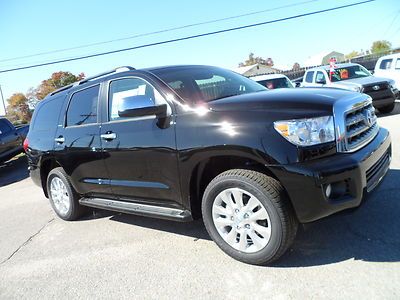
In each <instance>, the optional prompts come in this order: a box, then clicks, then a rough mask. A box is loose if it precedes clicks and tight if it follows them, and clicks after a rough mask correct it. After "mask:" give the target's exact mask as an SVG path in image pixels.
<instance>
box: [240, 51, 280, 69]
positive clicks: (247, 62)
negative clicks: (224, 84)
mask: <svg viewBox="0 0 400 300" xmlns="http://www.w3.org/2000/svg"><path fill="white" fill-rule="evenodd" d="M255 64H261V65H265V66H268V67H272V66H273V65H274V62H273V60H272V58H271V57H268V58H267V59H265V58H262V57H260V56H256V57H254V53H250V54H249V58H248V59H247V60H245V61H244V62H241V63H239V67H245V66H251V65H255Z"/></svg>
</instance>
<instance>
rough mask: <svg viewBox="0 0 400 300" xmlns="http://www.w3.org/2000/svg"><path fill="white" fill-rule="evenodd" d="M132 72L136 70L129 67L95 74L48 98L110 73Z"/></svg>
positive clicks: (65, 87) (55, 92) (59, 90)
mask: <svg viewBox="0 0 400 300" xmlns="http://www.w3.org/2000/svg"><path fill="white" fill-rule="evenodd" d="M133 70H136V69H135V68H132V67H130V66H122V67H118V68H115V69H112V70H109V71H107V72H103V73H100V74H97V75H94V76H91V77H88V78H85V79H82V80H81V81H77V82H74V83H71V84H69V85H66V86H64V87H62V88H60V89H58V90H55V91H54V92H52V93H51V94H50V96H53V95H55V94H57V93H60V92H62V91H65V90H68V89H70V88H72V87H73V86H77V85H81V84H84V83H86V82H88V81H90V80H94V79H97V78H100V77H103V76H106V75H109V74H112V73H119V72H125V71H133Z"/></svg>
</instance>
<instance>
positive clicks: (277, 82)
mask: <svg viewBox="0 0 400 300" xmlns="http://www.w3.org/2000/svg"><path fill="white" fill-rule="evenodd" d="M257 82H258V83H259V84H262V85H263V86H265V87H267V88H268V89H270V90H272V89H281V88H293V87H294V86H293V84H292V83H291V82H290V80H288V79H287V78H285V77H281V78H274V79H267V80H261V81H257Z"/></svg>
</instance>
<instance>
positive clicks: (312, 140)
mask: <svg viewBox="0 0 400 300" xmlns="http://www.w3.org/2000/svg"><path fill="white" fill-rule="evenodd" d="M274 128H275V130H276V131H278V132H279V133H280V134H281V135H282V136H283V137H284V138H285V139H287V140H288V141H289V142H291V143H292V144H295V145H297V146H311V145H317V144H322V143H327V142H332V141H334V140H335V127H334V125H333V117H332V116H325V117H319V118H310V119H296V120H287V121H276V122H274Z"/></svg>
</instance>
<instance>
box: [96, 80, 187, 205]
mask: <svg viewBox="0 0 400 300" xmlns="http://www.w3.org/2000/svg"><path fill="white" fill-rule="evenodd" d="M149 80H150V79H144V78H140V77H125V78H119V79H114V80H111V81H110V82H109V83H108V89H107V91H105V98H106V99H105V100H106V101H104V112H105V113H104V114H103V117H104V118H105V119H104V122H103V123H102V126H101V136H102V137H103V140H102V145H103V151H104V157H105V159H104V161H105V164H106V167H107V169H108V171H109V174H110V184H111V188H112V190H113V192H114V193H115V195H116V196H117V197H119V198H120V199H121V200H126V201H140V202H149V203H152V204H157V203H158V204H160V205H165V206H168V205H170V206H175V205H179V203H178V202H180V201H179V199H180V198H181V197H180V186H179V173H178V163H177V152H176V142H175V126H174V122H173V121H171V122H169V123H168V126H167V127H166V128H160V127H159V126H158V125H157V123H158V120H157V119H156V117H155V116H154V115H152V116H144V117H135V118H121V117H119V116H118V102H119V100H120V99H121V98H123V97H134V96H143V95H145V96H148V97H150V98H151V99H153V101H154V103H155V104H167V106H168V114H171V112H172V106H171V104H170V103H168V102H167V101H166V100H165V98H164V97H163V96H162V94H161V93H160V91H159V90H157V89H156V88H155V87H154V84H152V83H151V82H150V81H149ZM139 98H140V97H138V99H139Z"/></svg>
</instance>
